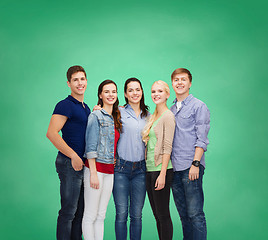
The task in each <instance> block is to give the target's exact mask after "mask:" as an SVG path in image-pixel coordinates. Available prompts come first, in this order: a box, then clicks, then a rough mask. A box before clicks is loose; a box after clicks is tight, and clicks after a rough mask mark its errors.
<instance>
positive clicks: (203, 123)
mask: <svg viewBox="0 0 268 240" xmlns="http://www.w3.org/2000/svg"><path fill="white" fill-rule="evenodd" d="M209 129H210V112H209V110H208V108H207V106H206V105H205V104H202V105H201V106H199V107H198V108H197V110H196V113H195V130H196V136H197V140H196V143H195V147H201V148H203V149H204V152H205V151H207V145H208V144H209V140H208V132H209Z"/></svg>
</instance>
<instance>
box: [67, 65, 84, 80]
mask: <svg viewBox="0 0 268 240" xmlns="http://www.w3.org/2000/svg"><path fill="white" fill-rule="evenodd" d="M77 72H83V73H84V74H85V77H86V78H87V74H86V71H85V69H84V68H83V67H81V66H78V65H75V66H72V67H70V68H69V69H68V71H67V79H68V81H69V82H71V78H72V75H73V74H74V73H77Z"/></svg>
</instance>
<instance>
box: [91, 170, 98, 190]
mask: <svg viewBox="0 0 268 240" xmlns="http://www.w3.org/2000/svg"><path fill="white" fill-rule="evenodd" d="M99 185H100V184H99V178H98V175H97V172H93V173H90V187H92V188H94V189H99Z"/></svg>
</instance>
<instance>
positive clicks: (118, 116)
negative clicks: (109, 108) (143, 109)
mask: <svg viewBox="0 0 268 240" xmlns="http://www.w3.org/2000/svg"><path fill="white" fill-rule="evenodd" d="M107 84H114V85H115V87H116V91H117V85H116V83H115V82H114V81H112V80H109V79H108V80H104V81H103V82H102V83H101V84H100V85H99V88H98V103H97V105H100V106H101V107H103V101H102V99H101V98H100V94H101V93H102V89H103V87H104V86H105V85H107ZM118 105H119V100H118V98H117V99H116V101H115V103H114V104H113V112H112V116H113V118H114V125H115V128H116V129H117V131H119V132H122V123H121V114H120V111H119V109H118Z"/></svg>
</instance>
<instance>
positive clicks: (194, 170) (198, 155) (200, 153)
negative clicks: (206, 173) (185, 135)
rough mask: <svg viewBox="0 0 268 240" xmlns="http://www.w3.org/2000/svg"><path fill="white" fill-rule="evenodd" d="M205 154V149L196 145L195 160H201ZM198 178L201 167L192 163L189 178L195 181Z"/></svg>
mask: <svg viewBox="0 0 268 240" xmlns="http://www.w3.org/2000/svg"><path fill="white" fill-rule="evenodd" d="M203 154H204V149H203V148H201V147H196V148H195V154H194V159H193V160H198V161H200V160H201V158H202V156H203ZM198 178H199V167H196V166H194V165H192V166H191V167H190V170H189V180H191V181H194V180H195V179H198Z"/></svg>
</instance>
